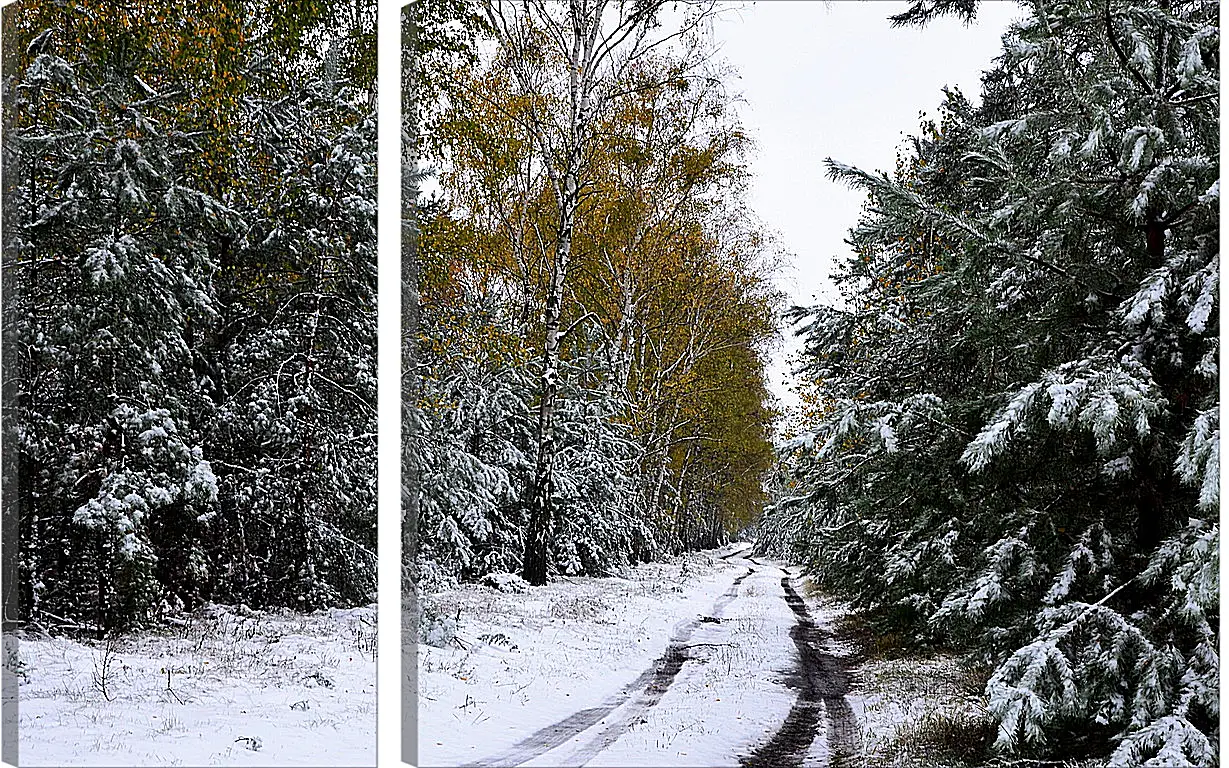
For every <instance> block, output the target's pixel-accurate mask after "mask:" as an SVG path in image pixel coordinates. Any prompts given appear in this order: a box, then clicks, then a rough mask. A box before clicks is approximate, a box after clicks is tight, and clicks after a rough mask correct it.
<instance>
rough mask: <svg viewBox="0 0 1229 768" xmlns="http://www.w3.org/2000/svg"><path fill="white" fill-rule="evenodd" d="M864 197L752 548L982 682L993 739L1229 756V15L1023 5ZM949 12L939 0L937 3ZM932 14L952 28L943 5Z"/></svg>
mask: <svg viewBox="0 0 1229 768" xmlns="http://www.w3.org/2000/svg"><path fill="white" fill-rule="evenodd" d="M1026 5H1027V6H1028V9H1029V13H1028V16H1027V17H1026V18H1025V19H1024V20H1023V21H1021V22H1020V23H1019V24H1018V25H1016V26H1015V27H1013V28H1012V29H1011V30H1010V31H1009V32H1008V33H1007V35H1005V37H1004V50H1003V54H1002V56H1001V57H1000V58H999V59H998V60H997V62H996V65H995V66H994V68H993V69H991V70H989V71H988V72H987V73H986V74H985V75H984V77H983V91H982V99H981V106H980V107H976V108H975V107H973V106H971V105H970V104H969V103H968V102H967V101H966V100H965V99H964V98H963V97H962V96H961V95H960V94H958V93H955V92H949V93H948V94H947V99H946V100H945V102H944V104H943V107H942V109H941V112H940V117H939V119H938V120H937V121H935V122H926V123H924V125H923V129H922V132H921V134H920V135H919V136H918V137H917V138H915V139H914V140H913V142H912V146H911V147H908V148H907V149H906V151H905V152H904V153H903V154H902V155H901V157H900V159H899V162H898V166H897V168H896V171H895V173H893V174H891V175H884V174H871V173H866V172H863V171H861V170H858V169H856V168H851V167H849V166H845V165H840V164H837V163H833V164H832V165H831V173H832V176H833V177H834V178H835V179H838V180H843V181H847V182H849V183H852V184H854V185H855V186H858V187H861V188H863V189H865V190H866V191H867V192H868V194H869V196H870V203H869V205H868V207H867V210H866V213H865V214H864V216H863V218H862V220H861V221H860V222H859V224H858V226H857V227H856V228H855V229H854V231H853V237H852V240H851V242H852V243H853V246H854V251H855V253H854V255H853V256H852V257H851V259H850V260H849V262H848V263H847V264H846V266H845V267H844V268H843V269H842V271H841V273H840V274H839V275H838V277H839V279H840V280H841V283H842V285H843V288H844V292H845V300H844V302H843V305H842V306H840V307H817V308H811V309H799V310H796V312H795V314H794V317H795V319H796V320H798V321H799V323H800V332H801V333H802V334H804V335H805V339H806V345H807V346H806V351H805V353H804V356H803V360H802V365H801V367H800V375H801V376H803V377H804V378H805V379H806V380H807V381H809V382H810V392H809V395H810V401H809V402H810V406H809V411H808V413H807V414H806V415H805V416H804V417H803V419H802V420H801V421H800V423H799V428H798V430H797V433H798V437H797V438H796V439H794V440H792V441H791V442H789V443H788V444H786V445H785V447H784V449H783V451H782V458H783V470H782V474H781V476H780V478H779V480H778V486H779V487H778V489H777V499H778V500H777V502H776V505H775V506H774V508H773V509H772V511H771V513H770V514H769V516H768V518H767V519H766V521H765V522H764V524H763V526H762V528H763V533H764V534H765V535H764V538H765V539H766V540H767V541H768V542H770V543H771V544H772V546H774V547H775V548H777V549H778V550H781V551H788V552H790V553H791V554H793V555H794V556H796V557H798V558H799V559H801V560H802V561H803V562H806V563H807V564H809V565H810V567H811V568H812V569H813V570H814V571H815V572H816V573H817V574H818V576H819V577H820V578H821V579H822V580H823V582H824V583H825V584H827V585H828V586H830V587H831V588H833V589H835V590H837V591H840V592H842V593H844V594H845V595H847V596H849V597H851V598H852V599H853V600H854V601H855V602H856V603H857V604H858V605H859V606H861V607H862V608H864V609H866V610H868V611H869V612H870V615H871V616H872V617H874V618H875V619H876V620H877V621H879V622H880V625H881V626H883V627H885V628H891V629H893V630H895V631H902V632H906V633H909V634H912V635H913V636H914V637H917V638H918V639H919V641H926V640H931V641H940V642H946V643H952V644H956V645H959V646H964V647H965V648H966V649H967V650H968V651H969V652H971V653H975V654H977V655H979V656H981V657H982V658H983V659H985V660H987V661H989V662H991V663H993V664H994V665H995V666H996V670H995V672H994V673H993V676H992V677H991V679H990V681H989V684H988V686H987V691H986V692H987V696H988V699H989V709H990V711H991V712H992V713H993V714H994V715H995V716H996V717H997V718H998V719H999V722H1000V732H999V738H998V741H997V748H999V749H1001V750H1005V751H1026V752H1033V753H1048V754H1051V755H1061V754H1075V753H1082V754H1100V755H1102V756H1104V757H1106V758H1110V759H1111V762H1112V763H1113V764H1114V765H1123V766H1126V765H1207V764H1210V763H1209V761H1210V760H1212V761H1213V762H1214V758H1213V757H1212V756H1214V755H1215V754H1216V751H1217V744H1218V722H1219V710H1218V706H1217V680H1218V675H1219V672H1218V670H1219V658H1218V655H1217V634H1216V633H1217V630H1216V627H1217V616H1218V612H1219V599H1218V591H1219V583H1218V580H1217V579H1218V577H1217V546H1218V542H1219V528H1218V525H1217V519H1218V510H1219V486H1218V483H1219V478H1218V475H1219V423H1218V417H1217V413H1218V410H1219V399H1218V394H1217V389H1216V380H1217V370H1218V364H1217V355H1218V352H1219V345H1218V335H1219V326H1218V324H1217V319H1216V317H1217V307H1216V304H1217V302H1218V301H1219V296H1218V286H1219V267H1218V263H1219V262H1218V258H1219V257H1218V248H1219V222H1218V218H1217V215H1218V214H1217V207H1218V204H1219V182H1218V181H1217V176H1218V170H1217V168H1218V158H1219V144H1218V128H1219V123H1218V117H1217V110H1216V103H1217V94H1218V88H1219V83H1218V80H1217V64H1216V61H1217V59H1216V54H1215V45H1216V41H1217V40H1218V39H1219V30H1218V29H1217V28H1216V26H1215V24H1216V10H1217V9H1216V5H1215V4H1210V3H1202V2H1180V3H1163V4H1158V3H1118V2H1111V3H1109V4H1108V5H1107V4H1105V3H1092V2H1083V1H1082V0H1073V1H1072V2H1063V3H1029V4H1026ZM936 7H937V6H936ZM940 10H941V9H940Z"/></svg>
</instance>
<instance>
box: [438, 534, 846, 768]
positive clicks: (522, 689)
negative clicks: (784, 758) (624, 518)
mask: <svg viewBox="0 0 1229 768" xmlns="http://www.w3.org/2000/svg"><path fill="white" fill-rule="evenodd" d="M744 549H745V545H743V546H742V547H737V548H727V549H724V550H721V551H719V552H709V553H699V554H692V555H687V556H684V557H681V558H679V559H677V560H675V561H673V562H670V563H664V564H663V563H657V564H646V565H642V566H639V567H637V568H635V569H628V570H627V572H626V573H625V574H624V576H623V577H622V578H605V579H597V578H576V579H561V580H559V581H556V582H553V583H551V584H550V585H547V586H545V587H538V588H531V589H529V590H528V591H527V592H524V593H504V592H501V591H498V590H497V589H495V588H493V587H487V586H477V585H465V586H462V587H460V588H457V589H454V590H451V591H448V592H445V593H441V594H436V595H432V596H430V598H429V599H428V601H427V602H428V604H429V605H430V606H431V607H432V609H433V610H434V611H435V612H436V613H437V614H439V615H445V616H450V617H454V618H455V617H457V616H458V615H459V624H458V631H457V640H458V642H454V643H450V644H448V645H447V646H446V647H444V648H435V647H429V646H422V647H420V657H419V692H420V698H419V760H420V765H422V766H459V765H483V766H504V765H526V766H563V765H568V766H573V765H592V766H661V767H663V768H664V767H665V766H687V765H692V766H722V765H729V766H734V765H738V764H739V763H740V760H741V759H744V758H745V759H749V760H752V761H753V764H758V763H754V761H756V760H758V761H760V763H762V764H766V765H776V764H777V763H774V762H773V760H774V758H773V757H772V756H771V755H766V754H761V752H762V750H763V748H764V747H765V745H767V744H769V743H771V742H773V741H774V737H775V736H776V735H777V734H778V733H779V732H780V731H781V730H782V726H783V723H785V722H786V721H787V719H790V720H800V721H805V720H807V719H808V718H807V717H801V718H799V717H796V715H797V712H796V710H798V709H799V707H798V706H797V705H798V702H799V700H800V698H802V697H801V696H800V694H799V690H798V681H797V679H795V678H797V676H798V666H799V653H798V649H797V647H796V642H795V636H794V634H792V633H795V632H797V630H796V626H797V625H798V624H799V615H797V614H796V609H791V607H790V605H789V604H788V603H787V602H786V593H785V590H784V588H783V586H782V580H783V578H787V577H788V578H789V579H790V580H791V581H792V580H793V579H792V574H787V573H786V572H785V571H784V570H782V568H781V567H779V566H778V565H776V564H772V563H766V562H757V561H754V560H749V559H747V558H744V557H742V556H741V554H742V552H743V551H744ZM722 556H724V557H725V558H726V559H721V557H722ZM458 612H459V613H458ZM833 618H834V615H833V614H831V612H828V613H825V612H824V611H822V610H819V609H818V608H815V607H812V611H811V614H810V620H813V624H814V625H815V626H816V628H815V631H816V632H817V633H822V631H823V630H822V628H823V627H825V626H827V625H829V624H830V622H831V620H832V619H833ZM819 636H820V635H818V634H817V635H816V637H819ZM827 693H832V691H828V692H827ZM839 698H840V696H839V694H838V695H835V696H834V697H833V698H832V700H833V701H835V700H838V699H839ZM823 701H825V702H826V701H828V699H824V700H823ZM803 709H805V710H807V712H810V711H812V710H815V716H814V717H811V718H810V720H812V721H814V720H816V719H818V720H820V721H821V727H820V728H819V732H818V733H817V734H815V737H814V740H813V742H812V741H809V740H807V741H805V743H803V744H802V746H801V749H803V750H804V751H805V753H806V754H805V756H804V757H805V759H804V760H803V764H804V765H817V766H818V765H827V764H828V762H829V759H828V758H829V749H828V747H829V744H828V738H827V735H828V734H827V731H826V729H824V728H823V727H822V720H823V717H824V716H825V714H826V713H825V712H824V704H823V703H820V702H817V703H815V704H814V705H812V704H807V705H806V706H805V707H803ZM802 714H803V715H805V714H806V712H803V713H802ZM804 730H805V729H804ZM812 731H814V729H812ZM757 750H759V751H757ZM800 757H803V756H802V755H800ZM781 764H782V765H783V764H784V763H781Z"/></svg>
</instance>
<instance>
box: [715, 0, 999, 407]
mask: <svg viewBox="0 0 1229 768" xmlns="http://www.w3.org/2000/svg"><path fill="white" fill-rule="evenodd" d="M907 7H908V3H906V2H854V1H853V0H834V1H833V2H820V1H819V0H805V1H795V2H785V1H783V0H774V1H773V2H757V3H754V4H748V5H746V6H745V7H743V8H742V9H741V10H739V11H736V12H732V13H728V14H726V15H724V16H723V18H721V19H720V20H719V21H718V22H717V23H716V26H715V30H714V31H715V35H716V39H717V42H718V44H719V45H720V46H721V56H722V58H724V59H725V60H726V61H728V62H729V63H730V64H732V65H733V66H734V67H735V68H737V69H738V71H739V73H740V75H741V79H740V80H739V81H738V85H739V86H740V87H741V91H742V97H743V98H744V99H745V101H746V103H745V104H743V105H741V110H740V111H741V114H742V117H743V122H744V124H745V125H746V127H747V128H748V129H750V131H751V133H752V134H753V135H754V136H755V137H756V139H757V142H758V144H759V150H758V152H757V153H756V156H755V157H754V158H753V162H752V174H753V181H752V187H751V204H752V206H753V207H754V208H755V210H756V212H757V213H758V214H759V216H760V218H761V219H763V220H764V222H765V223H766V224H767V225H768V227H769V228H770V229H772V230H774V231H776V232H777V233H778V234H779V235H780V239H781V242H782V245H783V246H784V247H785V248H786V249H787V250H788V251H790V252H791V253H792V254H794V257H793V260H792V261H793V263H792V265H791V266H790V267H789V268H787V270H786V272H785V274H783V275H782V279H781V287H782V288H783V289H784V290H786V291H787V292H788V293H789V298H790V302H791V303H799V304H815V303H817V299H818V301H819V302H825V303H826V301H825V300H828V299H830V298H831V297H833V296H834V292H833V290H832V287H831V283H829V282H828V280H827V276H828V274H829V273H830V271H831V269H832V265H833V263H834V259H835V258H836V257H837V256H839V255H841V254H843V253H844V249H845V246H844V243H843V241H844V239H845V235H846V232H847V231H848V230H849V228H850V227H851V226H852V225H853V224H854V223H856V221H857V218H858V212H859V210H860V209H861V206H862V202H863V200H864V195H863V194H862V193H861V192H857V191H853V190H850V189H849V188H847V187H844V186H840V185H837V184H835V183H833V182H831V181H828V180H827V179H826V178H825V177H824V167H823V161H824V158H825V157H832V158H834V159H837V160H841V161H842V162H846V163H850V164H852V165H856V166H859V167H861V168H865V169H868V170H879V169H882V170H889V169H891V168H892V167H893V165H894V163H895V157H896V148H897V147H898V146H900V144H901V142H902V141H903V140H904V139H905V136H907V135H910V134H914V133H916V132H917V127H918V113H919V112H923V111H924V112H926V113H927V114H928V115H930V116H934V115H935V114H936V111H937V107H938V105H939V103H940V102H941V100H942V98H943V94H942V90H941V89H942V88H943V86H945V85H951V86H957V87H959V88H960V90H961V91H963V92H964V94H965V95H966V96H968V97H970V98H971V99H973V100H974V101H976V100H977V97H978V94H979V93H980V83H981V73H982V71H983V70H985V69H987V68H988V67H989V66H990V64H991V60H992V59H993V58H994V57H995V56H997V55H998V52H999V48H1000V36H1001V35H1002V34H1003V32H1004V31H1005V30H1006V28H1007V25H1008V24H1009V23H1010V22H1011V21H1013V20H1016V19H1018V18H1020V17H1021V16H1022V11H1021V9H1020V7H1019V6H1018V5H1016V3H1015V2H1011V1H1010V0H993V1H991V2H984V3H982V4H981V7H980V9H979V11H978V18H977V21H976V22H975V23H974V24H973V25H972V26H969V27H966V26H964V25H962V24H961V23H960V22H959V21H956V20H955V19H950V18H946V19H940V20H938V21H935V22H932V23H931V24H929V25H927V26H926V27H925V28H922V29H917V28H913V27H909V28H904V29H894V28H892V25H891V23H890V22H889V21H888V16H891V15H893V14H895V13H899V12H900V11H901V10H903V9H905V8H907ZM793 342H794V339H793V337H792V334H790V333H788V332H787V334H786V344H785V347H784V349H782V350H780V351H779V352H778V354H777V356H776V359H775V361H774V365H773V367H772V370H771V371H770V373H771V377H772V384H773V392H774V393H775V394H776V395H777V397H779V398H781V400H782V401H783V402H784V403H786V404H793V403H795V402H797V399H796V398H795V397H794V396H793V395H792V394H791V393H790V392H789V391H788V390H787V381H788V374H787V366H786V363H785V358H786V355H787V354H789V353H791V352H792V351H793V350H795V349H796V348H797V345H796V344H795V343H793Z"/></svg>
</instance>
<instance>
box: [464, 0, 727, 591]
mask: <svg viewBox="0 0 1229 768" xmlns="http://www.w3.org/2000/svg"><path fill="white" fill-rule="evenodd" d="M685 5H686V12H685V14H684V18H683V19H682V21H681V23H680V24H679V25H678V26H677V27H674V28H669V29H666V28H663V27H664V25H663V23H662V22H661V19H660V17H661V15H662V11H663V7H664V6H665V3H664V2H661V1H660V0H636V1H633V0H571V1H570V2H568V3H566V4H559V3H552V2H547V1H546V0H524V2H521V3H512V2H504V1H502V0H492V1H491V2H488V3H486V5H485V8H484V10H485V14H486V18H487V20H488V22H489V24H490V27H491V29H492V31H493V33H494V36H495V39H496V41H497V43H498V45H499V48H500V51H499V53H498V56H499V57H500V59H501V61H502V62H503V63H504V64H505V65H506V66H507V68H508V69H509V71H510V72H511V73H512V75H513V78H514V80H515V83H516V86H517V88H518V89H519V91H520V94H519V95H520V96H521V97H522V98H524V99H525V100H526V102H527V107H528V109H527V110H526V111H525V113H524V114H525V117H524V120H525V128H526V129H527V130H528V132H529V134H530V135H531V137H532V140H533V143H534V144H535V146H536V149H537V151H538V152H539V153H540V162H541V165H542V167H543V169H544V170H545V172H546V174H547V177H548V179H549V184H550V188H551V191H552V193H553V196H554V202H555V214H556V217H557V219H556V229H555V233H554V240H553V243H552V244H551V245H550V270H549V271H550V274H549V289H548V291H547V295H546V305H545V308H544V312H543V315H544V317H543V319H544V324H543V325H544V332H543V339H542V370H541V379H540V382H539V389H540V392H539V399H538V408H537V427H536V429H535V440H536V443H537V445H536V458H535V462H534V474H533V480H532V483H531V485H530V488H529V494H528V501H527V507H528V515H529V526H528V530H527V531H526V537H525V557H524V561H523V564H522V572H523V576H524V577H525V579H526V580H527V581H529V582H530V583H532V584H544V583H545V582H546V578H547V569H548V562H549V551H550V544H551V540H552V537H553V531H554V527H555V519H554V518H555V511H554V509H553V505H552V497H553V495H554V464H555V453H556V448H557V444H556V437H555V405H556V404H555V401H556V397H557V395H558V392H559V342H560V330H561V329H560V320H561V317H562V313H563V306H564V301H565V298H566V286H567V277H568V266H569V264H570V262H571V259H572V241H573V235H574V232H575V227H576V221H577V212H578V211H579V209H580V208H581V205H582V204H583V202H584V199H585V192H586V188H587V187H588V186H589V182H590V162H589V161H590V156H591V154H592V151H593V147H594V139H595V136H596V128H597V127H598V126H599V125H600V122H601V116H602V114H603V113H604V112H605V110H606V109H607V108H608V107H609V106H610V105H611V103H612V102H613V100H614V99H615V98H617V97H618V96H619V95H621V90H622V89H624V88H625V87H626V86H625V84H626V82H627V77H626V76H627V74H628V73H629V71H630V69H631V68H632V67H633V66H634V64H635V63H636V62H637V61H640V60H642V59H643V58H644V57H645V56H647V55H648V54H649V53H650V52H651V51H654V50H655V49H661V48H663V47H664V46H668V45H670V44H672V43H674V42H681V43H682V45H683V47H684V48H687V47H688V46H691V47H690V49H689V51H685V52H684V55H682V56H680V57H679V62H680V64H679V67H680V68H681V70H683V71H685V70H686V69H688V68H690V67H692V66H695V65H696V63H697V61H696V57H697V55H698V54H699V50H700V49H699V47H698V46H695V34H694V33H696V32H697V31H698V30H699V29H700V27H701V26H702V25H703V24H704V22H705V20H706V19H707V18H709V17H710V15H711V13H712V10H713V3H711V2H703V3H688V4H685ZM688 52H689V53H690V54H691V55H687V53H688ZM678 74H681V72H677V73H674V75H675V76H678Z"/></svg>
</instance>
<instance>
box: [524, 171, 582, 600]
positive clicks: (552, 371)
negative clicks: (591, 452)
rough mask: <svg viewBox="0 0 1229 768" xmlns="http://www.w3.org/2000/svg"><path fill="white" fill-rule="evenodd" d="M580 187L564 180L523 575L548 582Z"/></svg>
mask: <svg viewBox="0 0 1229 768" xmlns="http://www.w3.org/2000/svg"><path fill="white" fill-rule="evenodd" d="M578 187H579V184H578V182H577V177H576V173H575V171H574V170H570V171H569V173H568V174H567V176H566V178H565V179H564V184H563V195H562V196H561V197H562V200H561V203H562V204H561V205H560V214H561V215H560V217H559V239H558V241H557V244H556V246H555V265H554V266H555V269H554V274H553V275H552V276H551V285H550V293H549V294H548V295H547V297H546V311H545V320H546V333H545V339H544V343H543V345H542V380H541V391H542V396H541V398H540V400H539V401H538V426H537V442H538V457H537V461H536V462H535V465H534V473H533V483H532V484H531V485H530V486H529V490H530V494H529V526H528V528H527V529H526V530H525V558H524V561H523V562H522V565H521V576H522V578H524V579H525V581H527V582H529V583H530V584H534V585H542V584H545V583H546V577H547V568H548V565H549V559H550V545H551V541H552V540H553V539H554V530H555V510H554V505H553V497H554V492H555V478H554V469H555V451H556V444H555V398H556V397H557V396H558V394H559V324H560V318H561V315H562V310H563V286H564V281H565V280H566V278H567V270H568V260H569V259H570V257H571V253H572V230H573V227H574V224H575V221H576V208H577V197H578V191H579V190H578Z"/></svg>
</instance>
